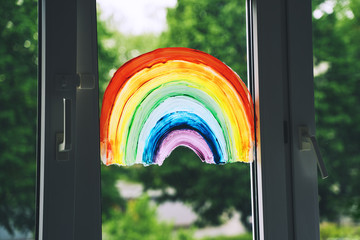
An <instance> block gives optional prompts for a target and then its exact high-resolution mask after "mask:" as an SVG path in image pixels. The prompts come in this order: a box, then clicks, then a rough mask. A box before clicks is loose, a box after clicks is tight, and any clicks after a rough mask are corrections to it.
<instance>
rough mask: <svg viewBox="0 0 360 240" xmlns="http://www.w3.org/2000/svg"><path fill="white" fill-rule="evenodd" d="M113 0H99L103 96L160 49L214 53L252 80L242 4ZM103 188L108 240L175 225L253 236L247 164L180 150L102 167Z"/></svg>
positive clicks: (187, 234) (168, 230) (179, 229)
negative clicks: (144, 162) (126, 66)
mask: <svg viewBox="0 0 360 240" xmlns="http://www.w3.org/2000/svg"><path fill="white" fill-rule="evenodd" d="M115 3H116V2H115V1H104V0H101V1H100V0H99V1H98V12H99V13H98V14H99V16H100V17H99V21H98V39H99V70H100V81H101V87H102V89H101V97H100V98H101V99H102V94H103V93H104V91H105V88H106V86H107V85H108V82H109V81H110V79H111V77H112V76H113V74H114V73H115V71H116V70H117V69H118V68H119V67H120V66H121V65H122V64H123V63H125V62H126V61H127V60H129V59H131V58H133V57H136V56H138V55H140V54H143V53H145V52H149V51H152V50H154V49H157V48H160V47H187V48H193V49H198V50H201V51H203V52H206V53H209V54H211V55H213V56H215V57H216V58H218V59H220V60H221V61H223V62H224V63H225V64H226V65H228V66H229V67H231V68H232V69H233V70H234V71H235V72H237V73H238V74H239V76H240V78H241V79H242V80H243V81H244V82H246V81H247V80H246V69H247V65H246V25H245V22H246V18H245V1H237V0H232V1H222V0H212V1H205V0H203V1H192V0H186V1H181V0H179V1H177V2H176V1H155V0H154V1H131V2H129V1H119V3H118V5H119V6H117V3H116V4H115ZM117 7H118V8H117ZM131 24H132V25H131ZM137 24H144V25H143V26H138V25H137ZM119 191H120V192H121V195H122V196H121V197H120V196H119V194H118V192H119ZM102 192H103V196H102V197H103V236H104V239H106V238H111V237H113V238H121V237H123V238H124V239H128V238H131V237H133V236H136V234H139V233H141V237H142V238H144V236H145V235H147V236H149V237H150V236H156V238H159V239H162V238H163V239H169V238H171V237H169V236H170V235H169V234H172V232H173V231H174V230H176V231H175V235H176V237H179V238H180V237H181V236H182V237H183V238H184V239H193V238H195V237H197V238H199V237H203V236H212V235H213V236H215V235H227V236H229V235H244V239H252V237H251V233H249V231H251V217H250V216H251V195H250V174H249V165H248V164H244V163H233V164H227V165H220V166H216V165H207V164H204V163H202V162H201V160H200V159H199V157H198V156H197V155H196V154H195V153H194V152H193V151H191V150H189V149H188V148H182V147H179V148H176V149H175V150H174V151H173V152H172V153H171V155H170V156H169V157H168V158H167V159H166V160H165V161H164V163H163V165H162V166H161V167H159V166H148V167H142V166H139V165H134V166H132V167H117V166H110V167H105V166H102ZM154 206H155V208H156V210H155V209H154ZM164 220H166V221H167V222H165V223H163V222H162V221H164ZM150 226H152V227H150ZM171 236H173V235H171ZM139 237H140V236H139ZM176 237H174V236H173V238H176ZM134 238H135V239H136V237H134Z"/></svg>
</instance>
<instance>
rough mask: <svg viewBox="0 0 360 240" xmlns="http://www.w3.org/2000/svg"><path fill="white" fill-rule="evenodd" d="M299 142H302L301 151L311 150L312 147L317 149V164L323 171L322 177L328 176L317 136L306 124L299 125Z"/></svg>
mask: <svg viewBox="0 0 360 240" xmlns="http://www.w3.org/2000/svg"><path fill="white" fill-rule="evenodd" d="M299 138H300V139H299V143H300V146H299V148H300V151H310V150H312V149H314V150H315V154H316V158H317V164H318V167H319V170H320V173H321V177H322V179H325V178H327V177H328V176H329V175H328V172H327V170H326V166H325V163H324V160H323V159H322V157H321V153H320V149H319V145H318V143H317V140H316V137H315V136H313V135H310V134H309V128H308V127H306V126H300V127H299Z"/></svg>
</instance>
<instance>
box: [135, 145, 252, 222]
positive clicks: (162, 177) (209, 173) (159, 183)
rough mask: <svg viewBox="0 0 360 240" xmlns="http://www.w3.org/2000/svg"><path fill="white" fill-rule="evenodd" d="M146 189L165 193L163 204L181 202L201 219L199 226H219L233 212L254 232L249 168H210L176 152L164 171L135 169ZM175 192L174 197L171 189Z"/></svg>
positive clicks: (186, 153) (191, 155) (186, 151)
mask: <svg viewBox="0 0 360 240" xmlns="http://www.w3.org/2000/svg"><path fill="white" fill-rule="evenodd" d="M136 173H137V174H139V179H140V180H141V182H142V183H143V184H144V185H145V188H159V189H162V190H163V194H164V195H163V196H162V197H161V198H160V199H159V200H160V201H162V200H174V201H175V200H180V201H184V202H186V203H188V204H190V205H191V206H192V208H193V209H194V211H195V212H196V213H197V214H199V215H200V218H199V220H198V225H199V226H204V225H209V224H210V225H211V224H220V223H221V222H222V220H224V218H225V219H226V218H227V217H228V216H231V214H232V213H233V210H235V209H236V210H238V211H239V212H241V213H242V215H241V220H242V221H243V223H244V224H246V225H247V227H249V229H250V228H251V225H250V223H249V221H248V220H247V219H248V217H249V216H250V215H251V202H250V176H249V166H248V165H247V164H241V163H234V164H227V165H221V166H216V165H209V164H205V163H202V162H201V161H200V159H199V158H198V157H197V156H196V155H195V153H193V152H192V151H191V150H189V149H187V148H181V147H179V148H177V149H175V150H174V151H173V153H172V154H171V155H170V157H169V158H168V159H166V160H165V162H164V164H163V165H162V166H161V167H158V166H149V167H146V168H136ZM169 187H170V188H173V189H175V193H174V192H172V191H170V192H169V191H168V188H169Z"/></svg>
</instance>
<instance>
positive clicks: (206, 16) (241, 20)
mask: <svg viewBox="0 0 360 240" xmlns="http://www.w3.org/2000/svg"><path fill="white" fill-rule="evenodd" d="M245 15H246V11H245V1H244V0H242V1H238V0H178V3H177V6H176V7H175V8H173V9H168V13H167V23H168V26H169V29H168V31H167V32H166V33H165V34H163V36H162V38H161V46H162V47H173V46H174V47H189V48H194V49H198V50H201V51H204V52H207V53H209V54H211V55H213V56H215V57H217V58H219V59H220V60H221V61H223V62H224V63H226V64H227V65H229V66H230V67H231V68H233V69H234V71H235V72H237V73H238V74H239V75H240V77H241V78H242V79H243V80H244V81H245V83H246V68H247V65H246V17H245Z"/></svg>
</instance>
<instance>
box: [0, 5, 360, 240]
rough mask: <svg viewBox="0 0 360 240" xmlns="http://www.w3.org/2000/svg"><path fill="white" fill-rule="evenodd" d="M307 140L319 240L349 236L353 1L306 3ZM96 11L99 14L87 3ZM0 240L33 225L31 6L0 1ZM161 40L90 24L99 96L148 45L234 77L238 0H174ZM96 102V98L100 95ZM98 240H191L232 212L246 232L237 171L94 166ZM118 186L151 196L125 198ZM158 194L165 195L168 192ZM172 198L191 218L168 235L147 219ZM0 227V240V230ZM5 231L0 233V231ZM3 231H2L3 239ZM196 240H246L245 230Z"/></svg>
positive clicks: (165, 227)
mask: <svg viewBox="0 0 360 240" xmlns="http://www.w3.org/2000/svg"><path fill="white" fill-rule="evenodd" d="M312 4H313V44H314V75H315V78H314V86H315V108H316V124H317V138H318V141H319V145H320V148H321V152H322V154H323V157H324V160H325V162H326V165H327V168H328V171H329V174H330V177H329V178H328V179H326V180H321V179H319V206H320V216H321V221H322V223H321V238H322V239H330V238H354V239H359V238H360V227H359V220H360V186H359V184H360V177H359V176H360V173H359V170H360V151H359V143H360V137H359V136H360V101H359V98H360V94H359V91H360V70H359V69H360V0H338V1H334V0H326V1H324V0H313V1H312ZM98 15H99V16H100V15H101V9H100V8H99V13H98ZM0 16H2V18H1V20H0V34H1V35H0V239H1V236H5V235H6V234H7V235H6V236H8V237H7V239H9V238H10V239H12V238H16V236H26V237H28V238H29V239H31V238H32V234H33V231H34V226H35V213H34V210H35V209H34V207H35V179H36V156H35V150H36V117H37V111H36V105H37V95H36V94H37V64H38V59H37V40H38V34H37V1H35V0H17V1H1V2H0ZM166 19H167V25H168V28H167V29H166V30H165V31H163V32H162V33H161V34H153V33H144V34H140V35H139V34H136V35H135V34H128V33H126V32H119V31H117V30H116V29H115V28H112V27H111V26H110V25H111V24H109V21H108V20H104V19H101V18H100V17H99V21H98V42H99V45H98V50H99V79H100V95H101V96H102V94H103V93H104V90H105V88H106V86H107V83H108V81H109V80H110V79H111V76H112V74H113V72H114V71H115V70H116V69H117V68H119V67H120V66H121V65H122V64H123V63H124V62H125V61H127V60H129V59H131V58H133V57H135V56H137V55H139V54H141V53H144V52H148V51H151V50H153V49H156V48H158V47H170V46H182V47H190V48H195V49H199V50H202V51H205V52H208V53H210V54H212V55H213V56H215V57H217V58H219V59H220V60H222V61H223V62H225V63H226V64H227V65H229V66H230V67H231V68H233V69H234V70H235V71H236V72H237V73H238V74H239V75H240V77H241V78H242V79H243V80H244V82H246V28H245V2H244V1H238V0H178V1H177V4H176V6H174V7H173V8H169V9H168V10H167V17H166ZM100 101H101V99H100ZM101 171H102V180H101V181H102V199H103V236H104V239H140V238H141V239H183V240H186V239H194V238H195V235H196V234H195V233H196V231H197V229H199V228H202V227H205V226H213V225H219V224H221V223H223V222H224V221H225V220H226V219H229V218H231V217H232V216H233V214H234V212H235V211H236V212H239V213H241V214H240V218H241V219H240V220H241V222H242V224H243V225H244V227H245V229H247V231H251V217H250V216H251V202H250V175H249V166H248V165H246V164H230V165H226V166H211V165H205V164H202V163H201V161H199V160H198V159H196V156H195V155H194V154H193V153H192V152H191V151H189V150H186V149H182V148H179V149H177V150H176V151H174V152H173V154H172V155H171V156H170V159H168V160H166V161H165V163H164V165H163V166H162V167H156V166H152V167H146V168H144V167H139V166H135V167H130V168H129V167H104V166H102V170H101ZM119 180H124V181H129V182H141V183H142V184H143V187H144V191H147V190H149V189H158V190H160V191H161V196H160V197H157V198H156V199H155V200H156V201H154V199H152V198H151V197H149V196H146V195H143V196H140V197H139V198H137V199H131V200H125V199H124V198H122V197H121V196H120V194H119V190H118V187H117V186H116V184H117V183H118V181H119ZM167 189H173V190H174V191H172V192H171V193H168V191H167ZM164 201H181V202H183V203H184V204H187V205H188V206H190V207H191V208H192V209H193V211H194V212H195V213H196V214H197V215H198V218H197V220H196V222H195V223H194V224H193V225H192V226H187V227H186V228H179V227H177V226H175V225H174V223H169V222H167V223H165V222H161V221H159V220H158V218H157V213H156V204H154V202H157V203H161V202H164ZM1 232H3V235H1V234H2V233H1ZM5 233H6V234H5ZM11 236H13V237H12V238H11ZM207 239H218V240H220V239H251V233H250V232H249V233H244V234H242V235H239V236H234V237H214V238H207Z"/></svg>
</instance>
